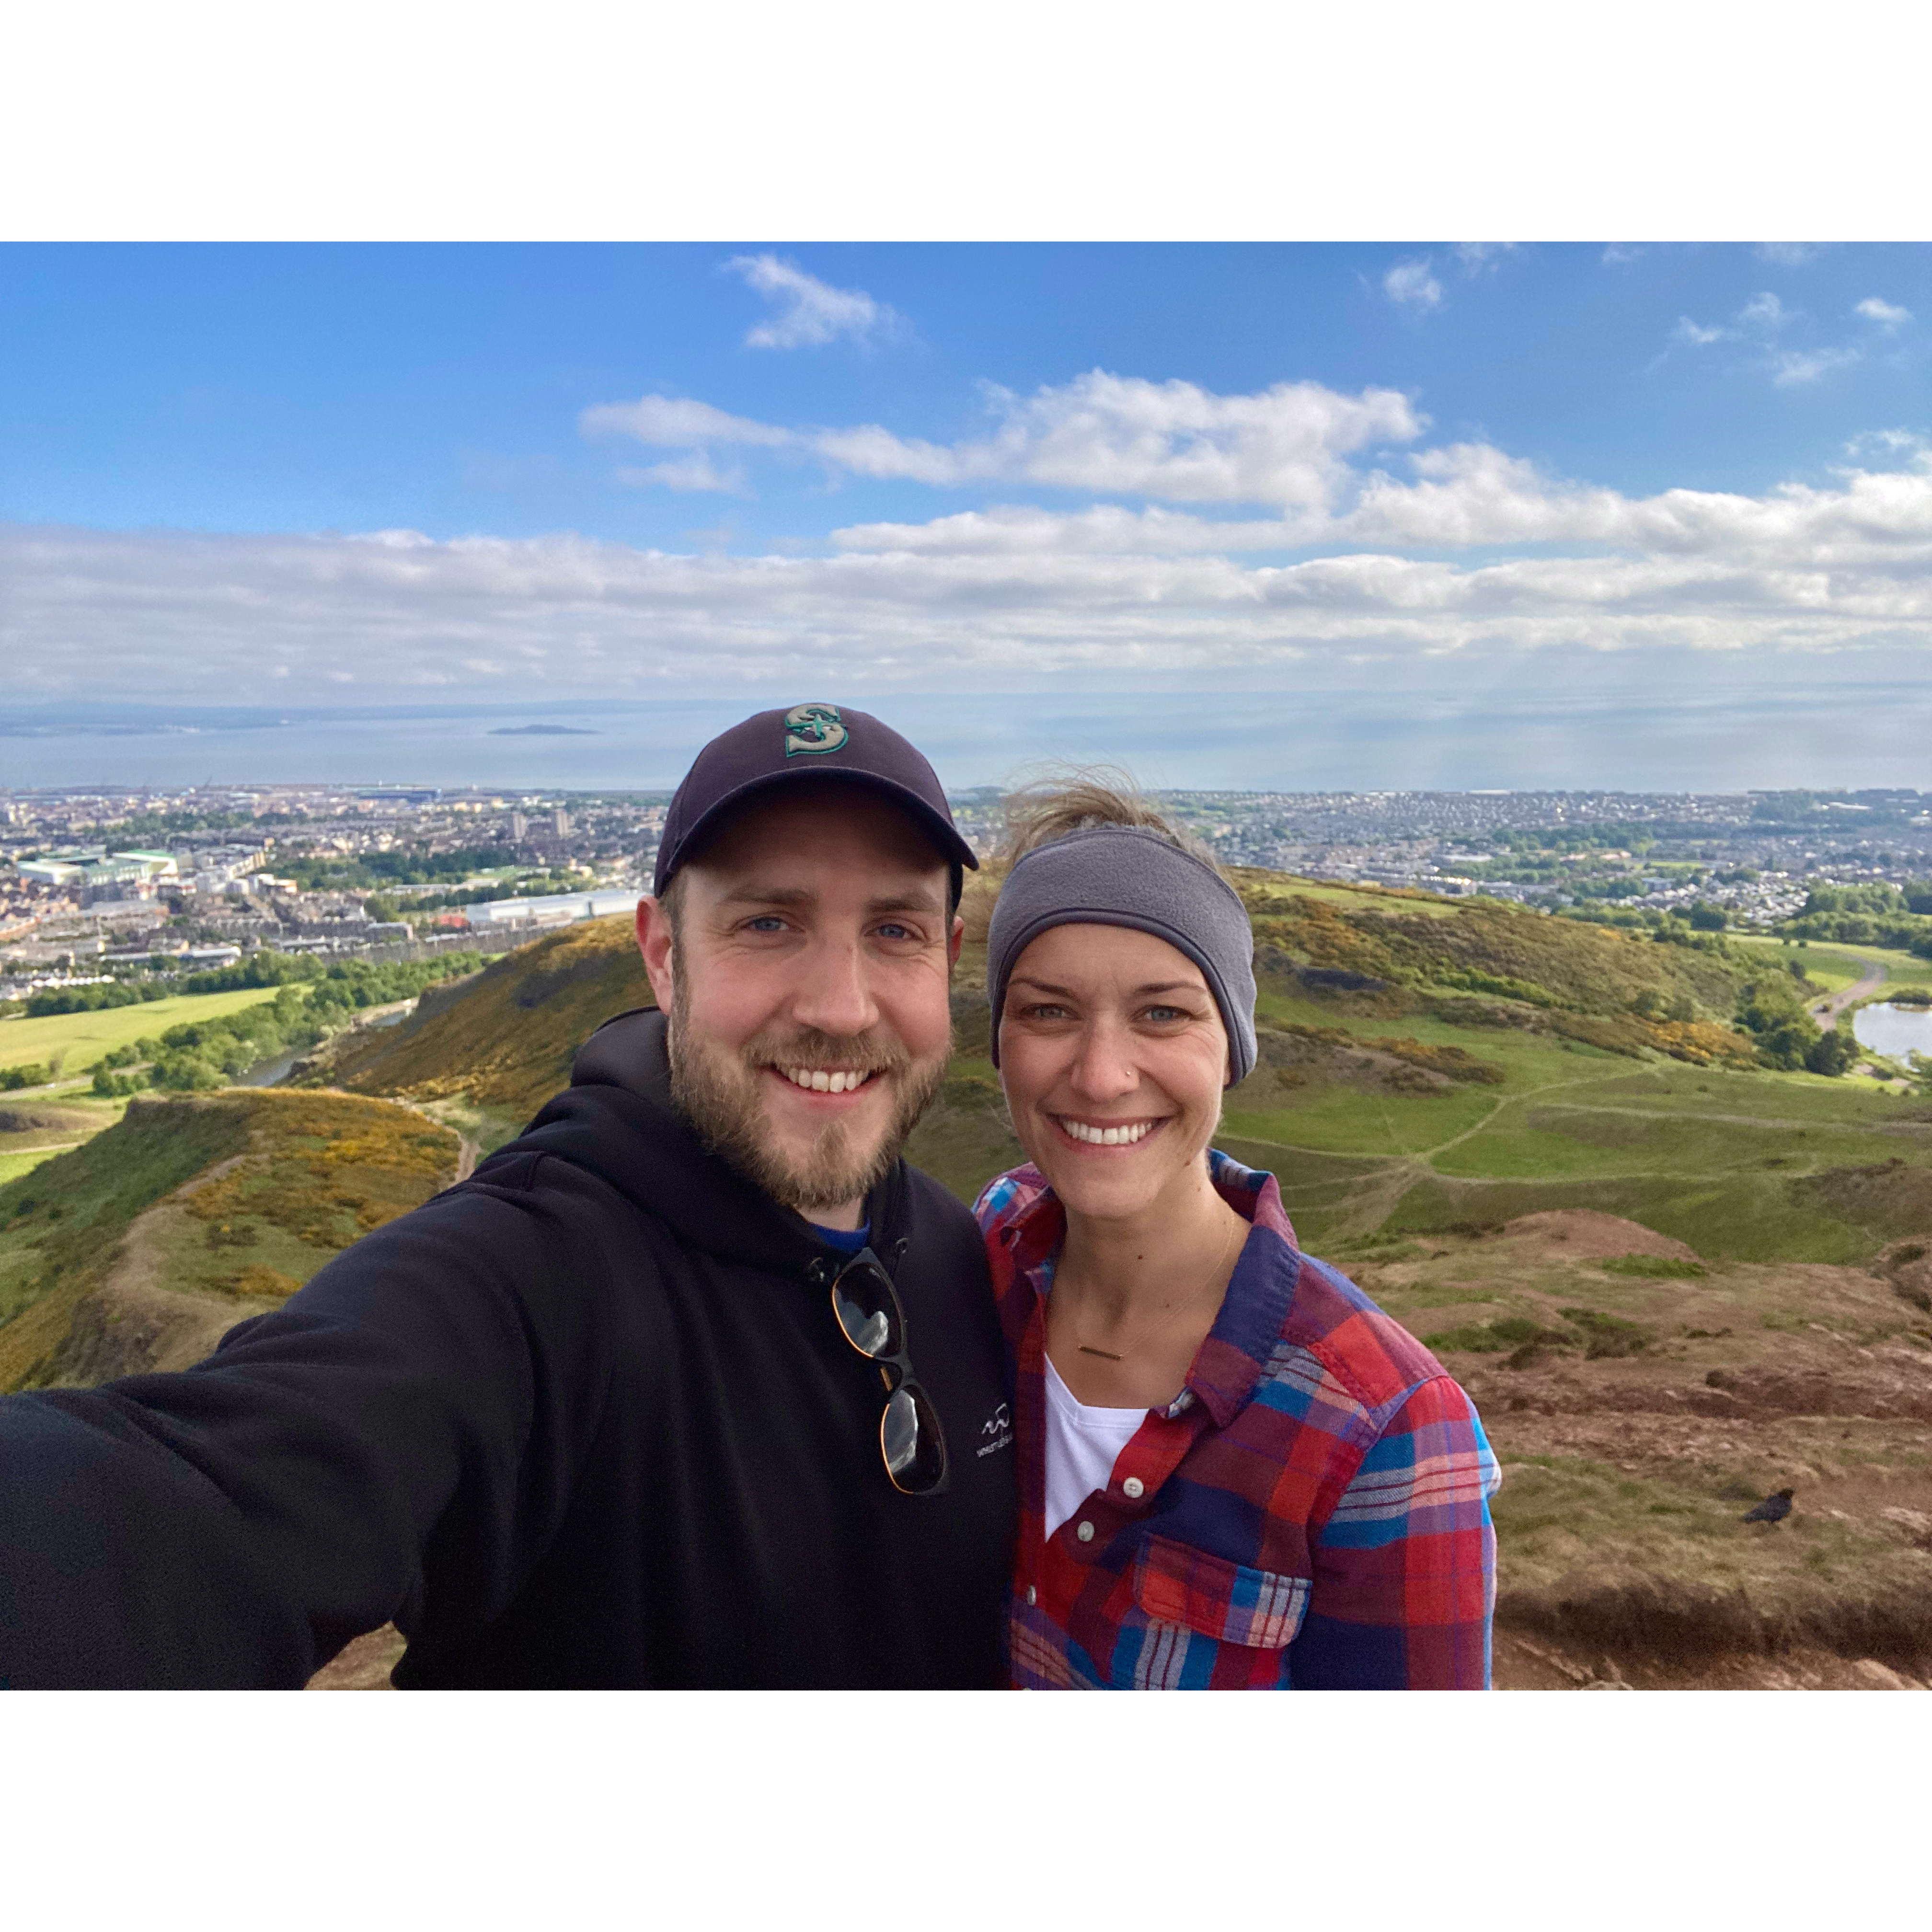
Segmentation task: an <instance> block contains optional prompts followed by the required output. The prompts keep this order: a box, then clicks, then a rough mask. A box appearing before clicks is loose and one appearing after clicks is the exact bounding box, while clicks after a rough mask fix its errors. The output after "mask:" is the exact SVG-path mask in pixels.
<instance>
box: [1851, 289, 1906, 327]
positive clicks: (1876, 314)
mask: <svg viewBox="0 0 1932 1932" xmlns="http://www.w3.org/2000/svg"><path fill="white" fill-rule="evenodd" d="M1852 314H1854V315H1861V316H1863V317H1864V319H1865V320H1866V321H1867V322H1875V323H1877V324H1878V326H1879V327H1880V328H1881V329H1884V330H1885V331H1887V332H1891V331H1892V330H1894V329H1903V327H1904V326H1905V325H1906V323H1908V322H1909V321H1910V320H1912V311H1911V310H1909V308H1900V307H1899V305H1897V303H1896V302H1887V301H1886V300H1885V299H1884V297H1883V296H1866V298H1865V299H1864V301H1863V302H1860V303H1859V304H1858V306H1857V308H1855V309H1854V310H1853V311H1852Z"/></svg>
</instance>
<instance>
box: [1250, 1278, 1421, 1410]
mask: <svg viewBox="0 0 1932 1932" xmlns="http://www.w3.org/2000/svg"><path fill="white" fill-rule="evenodd" d="M1281 1339H1282V1342H1283V1344H1284V1345H1285V1346H1286V1347H1287V1348H1289V1349H1296V1350H1301V1351H1305V1352H1307V1355H1309V1356H1310V1357H1312V1358H1313V1359H1314V1360H1315V1361H1317V1362H1319V1364H1321V1366H1322V1368H1323V1369H1324V1370H1326V1371H1327V1372H1328V1374H1329V1375H1331V1376H1334V1377H1335V1378H1336V1379H1337V1380H1338V1381H1340V1382H1341V1383H1342V1384H1343V1386H1344V1387H1346V1388H1348V1389H1349V1391H1350V1393H1351V1394H1352V1395H1353V1396H1354V1397H1355V1398H1356V1400H1358V1401H1359V1402H1361V1403H1362V1404H1363V1406H1364V1407H1365V1408H1367V1409H1382V1408H1385V1407H1387V1406H1389V1405H1390V1404H1391V1403H1397V1402H1400V1401H1401V1400H1403V1398H1404V1397H1406V1395H1408V1394H1409V1393H1411V1392H1412V1391H1414V1390H1415V1389H1416V1388H1418V1387H1420V1386H1421V1385H1422V1384H1424V1383H1425V1382H1434V1381H1437V1380H1439V1379H1442V1377H1443V1376H1445V1374H1446V1373H1447V1371H1445V1369H1444V1368H1443V1367H1442V1364H1441V1363H1440V1362H1439V1361H1437V1360H1436V1358H1435V1356H1434V1355H1432V1354H1431V1353H1430V1351H1429V1350H1428V1349H1427V1348H1425V1347H1424V1346H1423V1344H1422V1343H1421V1341H1420V1340H1418V1338H1417V1337H1415V1335H1413V1334H1411V1333H1410V1332H1409V1330H1408V1329H1407V1328H1404V1327H1403V1325H1402V1324H1401V1323H1400V1322H1398V1321H1397V1319H1395V1317H1394V1316H1392V1315H1391V1314H1390V1313H1388V1310H1386V1309H1385V1308H1382V1307H1379V1306H1378V1304H1376V1302H1375V1301H1373V1299H1371V1298H1370V1296H1369V1295H1367V1293H1366V1292H1364V1289H1362V1288H1361V1286H1359V1285H1358V1283H1355V1282H1354V1281H1352V1280H1350V1279H1349V1277H1348V1276H1347V1275H1346V1274H1343V1271H1341V1270H1340V1268H1337V1266H1336V1265H1334V1262H1325V1261H1323V1260H1322V1259H1320V1257H1319V1256H1315V1255H1310V1254H1306V1253H1304V1254H1301V1255H1300V1256H1298V1268H1297V1270H1296V1281H1295V1293H1294V1295H1293V1298H1292V1301H1290V1303H1289V1307H1288V1309H1287V1311H1286V1316H1285V1317H1284V1319H1283V1323H1282V1337H1281Z"/></svg>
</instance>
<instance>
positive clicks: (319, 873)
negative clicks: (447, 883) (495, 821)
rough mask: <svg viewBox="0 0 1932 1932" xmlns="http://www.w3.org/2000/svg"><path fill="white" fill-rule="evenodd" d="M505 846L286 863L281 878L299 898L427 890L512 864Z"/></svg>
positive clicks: (513, 858)
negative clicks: (319, 894)
mask: <svg viewBox="0 0 1932 1932" xmlns="http://www.w3.org/2000/svg"><path fill="white" fill-rule="evenodd" d="M516 860H517V855H516V853H515V851H514V850H513V849H512V848H511V847H509V846H508V845H470V846H466V847H463V848H462V849H461V850H458V851H455V852H363V853H358V854H357V856H356V857H354V858H353V859H326V858H311V859H288V860H287V861H285V862H284V868H283V872H284V877H288V878H291V879H293V880H295V882H296V884H297V885H298V886H300V887H301V888H302V890H303V891H304V892H374V891H377V890H379V889H380V888H381V887H383V886H431V885H434V884H435V883H437V881H438V880H442V879H466V878H468V877H469V875H470V874H472V872H487V871H492V870H493V869H494V868H496V867H497V866H499V865H514V864H515V863H516Z"/></svg>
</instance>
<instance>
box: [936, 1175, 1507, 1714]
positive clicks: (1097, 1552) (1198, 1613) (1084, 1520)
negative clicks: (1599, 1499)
mask: <svg viewBox="0 0 1932 1932" xmlns="http://www.w3.org/2000/svg"><path fill="white" fill-rule="evenodd" d="M1209 1160H1210V1163H1211V1172H1212V1175H1213V1178H1214V1184H1215V1186H1216V1187H1217V1189H1218V1190H1220V1193H1221V1196H1222V1198H1223V1199H1224V1200H1226V1201H1227V1202H1229V1204H1230V1205H1232V1207H1234V1208H1235V1209H1236V1211H1238V1213H1240V1214H1241V1215H1242V1216H1243V1217H1244V1219H1246V1220H1248V1221H1250V1223H1252V1224H1253V1227H1252V1232H1250V1235H1249V1236H1248V1238H1247V1242H1246V1243H1245V1244H1244V1246H1243V1247H1242V1250H1241V1256H1240V1259H1239V1260H1238V1262H1237V1263H1236V1265H1235V1273H1234V1277H1233V1279H1232V1281H1231V1282H1230V1283H1229V1286H1228V1292H1227V1295H1226V1299H1225V1300H1224V1301H1223V1304H1222V1307H1221V1312H1220V1315H1219V1316H1217V1318H1216V1319H1215V1322H1214V1328H1213V1329H1212V1331H1211V1332H1210V1334H1208V1339H1207V1340H1206V1341H1205V1342H1204V1343H1202V1346H1201V1349H1200V1352H1199V1354H1198V1355H1196V1357H1195V1358H1194V1362H1193V1366H1192V1367H1190V1370H1188V1373H1187V1384H1186V1386H1185V1387H1184V1388H1183V1389H1182V1391H1181V1394H1180V1395H1179V1396H1178V1397H1176V1398H1175V1400H1174V1401H1173V1402H1172V1403H1170V1404H1169V1406H1168V1407H1167V1408H1166V1409H1150V1410H1149V1411H1148V1416H1147V1420H1146V1421H1145V1422H1143V1423H1142V1425H1141V1427H1140V1430H1139V1433H1137V1434H1136V1436H1134V1438H1133V1440H1132V1441H1131V1442H1129V1443H1128V1445H1127V1447H1126V1448H1125V1449H1124V1450H1123V1451H1121V1454H1120V1457H1119V1459H1118V1461H1117V1462H1116V1463H1115V1465H1114V1469H1113V1472H1112V1476H1111V1477H1110V1478H1109V1481H1108V1485H1107V1487H1106V1489H1105V1490H1096V1491H1095V1492H1094V1493H1093V1494H1091V1496H1088V1499H1087V1500H1086V1501H1085V1502H1084V1503H1083V1504H1082V1505H1081V1506H1080V1508H1079V1509H1077V1510H1076V1511H1075V1512H1074V1514H1073V1516H1072V1517H1070V1518H1069V1519H1068V1520H1067V1522H1065V1523H1063V1524H1061V1526H1060V1528H1059V1529H1058V1530H1057V1531H1056V1532H1055V1533H1054V1535H1052V1537H1051V1538H1048V1537H1047V1536H1046V1535H1045V1534H1044V1530H1045V1524H1046V1456H1045V1445H1046V1370H1045V1362H1046V1297H1047V1295H1049V1293H1050V1292H1052V1280H1053V1269H1054V1266H1055V1263H1056V1262H1057V1261H1058V1258H1059V1254H1060V1249H1061V1242H1062V1240H1063V1239H1064V1235H1065V1232H1066V1221H1065V1217H1064V1214H1062V1212H1061V1207H1060V1204H1059V1202H1058V1200H1057V1199H1055V1196H1054V1195H1053V1193H1052V1190H1051V1189H1050V1188H1049V1187H1048V1186H1047V1184H1046V1180H1045V1179H1044V1178H1043V1176H1042V1175H1041V1174H1040V1172H1039V1170H1038V1169H1037V1168H1034V1167H1031V1166H1028V1167H1022V1168H1016V1169H1014V1170H1013V1172H1011V1173H1010V1174H1004V1175H1001V1177H1000V1178H998V1180H996V1181H993V1182H992V1184H990V1185H989V1187H987V1188H986V1191H985V1193H983V1194H982V1195H981V1196H980V1200H979V1202H978V1204H977V1207H976V1208H975V1210H974V1211H975V1213H976V1214H977V1216H978V1217H979V1220H980V1228H981V1230H982V1231H983V1233H984V1235H985V1236H986V1247H987V1254H988V1259H989V1262H990V1263H991V1265H992V1274H993V1283H994V1288H995V1292H996V1293H997V1295H998V1298H999V1301H1000V1312H1001V1322H1002V1324H1003V1325H1004V1328H1005V1331H1006V1337H1007V1346H1008V1348H1009V1349H1010V1350H1011V1351H1012V1352H1013V1357H1014V1359H1015V1361H1016V1365H1017V1377H1016V1389H1015V1415H1014V1428H1015V1431H1016V1435H1017V1436H1018V1438H1019V1442H1018V1447H1019V1455H1020V1469H1019V1478H1020V1534H1019V1554H1018V1558H1017V1562H1016V1574H1015V1577H1014V1583H1013V1595H1012V1598H1011V1600H1010V1613H1009V1622H1008V1632H1009V1637H1010V1646H1011V1658H1010V1662H1011V1668H1012V1673H1013V1682H1014V1684H1015V1685H1016V1686H1017V1687H1018V1688H1021V1689H1022V1690H1049V1689H1051V1690H1072V1689H1091V1690H1104V1689H1119V1690H1128V1689H1145V1690H1193V1689H1203V1690H1243V1689H1249V1690H1284V1691H1285V1690H1289V1689H1298V1690H1322V1689H1329V1690H1347V1689H1358V1690H1413V1691H1421V1690H1478V1689H1486V1688H1487V1687H1488V1684H1489V1681H1490V1615H1491V1613H1492V1611H1493V1608H1494V1606H1495V1601H1496V1537H1495V1533H1494V1532H1493V1529H1491V1527H1490V1511H1489V1499H1490V1496H1491V1495H1492V1494H1493V1492H1494V1491H1495V1489H1496V1484H1497V1482H1498V1481H1499V1473H1500V1472H1499V1470H1498V1468H1497V1465H1496V1457H1495V1455H1494V1454H1493V1452H1492V1451H1491V1450H1490V1445H1489V1443H1488V1442H1487V1439H1485V1437H1484V1434H1483V1427H1482V1424H1481V1422H1480V1421H1478V1418H1477V1415H1476V1412H1475V1409H1474V1408H1473V1407H1472V1405H1471V1403H1470V1401H1469V1397H1467V1396H1466V1395H1465V1394H1463V1391H1462V1390H1461V1389H1460V1388H1458V1387H1457V1385H1456V1384H1455V1383H1454V1382H1453V1381H1451V1379H1450V1378H1449V1377H1448V1376H1447V1375H1446V1374H1445V1373H1444V1372H1443V1370H1442V1365H1441V1364H1439V1362H1437V1361H1436V1359H1435V1358H1434V1357H1433V1355H1430V1353H1429V1352H1428V1351H1427V1349H1424V1347H1423V1346H1422V1345H1421V1343H1419V1342H1418V1341H1416V1340H1415V1339H1414V1337H1412V1336H1411V1335H1410V1334H1409V1333H1408V1332H1407V1331H1406V1330H1404V1329H1403V1328H1401V1327H1400V1326H1399V1325H1397V1323H1396V1322H1394V1321H1392V1320H1391V1319H1390V1318H1389V1317H1388V1316H1386V1315H1385V1314H1384V1313H1382V1310H1380V1309H1379V1308H1377V1307H1376V1306H1375V1304H1373V1302H1371V1301H1370V1300H1369V1298H1367V1296H1366V1295H1364V1294H1363V1292H1361V1289H1358V1287H1356V1286H1355V1284H1354V1283H1352V1282H1351V1281H1349V1280H1348V1279H1347V1278H1346V1277H1345V1276H1343V1275H1342V1274H1340V1273H1338V1272H1337V1271H1336V1270H1335V1269H1334V1268H1331V1267H1329V1266H1328V1264H1327V1263H1326V1262H1319V1261H1317V1260H1316V1259H1313V1256H1307V1255H1304V1254H1303V1253H1301V1250H1300V1249H1299V1247H1297V1245H1296V1244H1295V1231H1294V1229H1293V1228H1292V1226H1290V1225H1289V1220H1288V1217H1287V1215H1286V1213H1285V1212H1284V1211H1283V1208H1282V1205H1281V1190H1280V1188H1279V1187H1277V1184H1276V1182H1275V1180H1274V1176H1273V1175H1268V1174H1260V1173H1256V1172H1253V1171H1251V1170H1250V1169H1247V1168H1244V1167H1242V1166H1240V1165H1238V1163H1235V1162H1234V1161H1232V1160H1229V1158H1228V1157H1227V1156H1226V1155H1225V1154H1222V1153H1220V1152H1219V1151H1215V1152H1214V1153H1212V1154H1211V1155H1210V1157H1209Z"/></svg>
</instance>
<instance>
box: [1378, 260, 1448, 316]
mask: <svg viewBox="0 0 1932 1932" xmlns="http://www.w3.org/2000/svg"><path fill="white" fill-rule="evenodd" d="M1382 293H1384V294H1385V296H1388V299H1389V300H1390V301H1391V302H1394V304H1395V305H1396V306H1397V308H1412V309H1414V310H1415V311H1417V312H1418V314H1426V313H1427V311H1429V310H1430V309H1432V308H1435V307H1436V305H1437V304H1438V303H1439V302H1441V301H1442V284H1441V283H1440V282H1439V281H1437V280H1436V278H1435V276H1434V275H1432V274H1431V273H1430V260H1429V257H1427V256H1426V255H1424V256H1421V257H1418V259H1416V260H1413V261H1408V262H1398V263H1397V264H1396V265H1395V266H1394V268H1392V269H1390V271H1389V272H1388V274H1387V275H1385V276H1383V278H1382Z"/></svg>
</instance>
